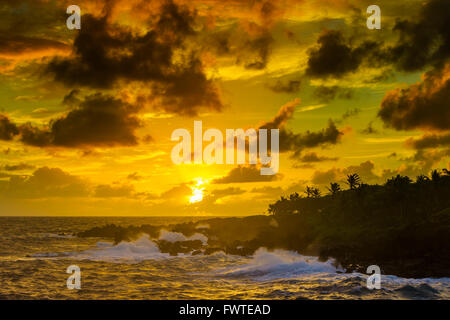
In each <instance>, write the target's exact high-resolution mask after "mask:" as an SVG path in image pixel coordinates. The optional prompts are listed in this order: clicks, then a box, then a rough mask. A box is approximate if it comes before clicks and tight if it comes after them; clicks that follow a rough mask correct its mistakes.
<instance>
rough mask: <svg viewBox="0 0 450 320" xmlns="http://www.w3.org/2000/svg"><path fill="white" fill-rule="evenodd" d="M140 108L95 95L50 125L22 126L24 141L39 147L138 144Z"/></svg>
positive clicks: (115, 99)
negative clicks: (137, 130)
mask: <svg viewBox="0 0 450 320" xmlns="http://www.w3.org/2000/svg"><path fill="white" fill-rule="evenodd" d="M138 110H139V108H138V107H136V106H132V105H130V104H128V103H126V102H123V101H122V100H120V99H117V98H114V97H112V96H109V95H103V94H100V93H96V94H92V95H89V96H87V97H85V98H84V100H83V101H82V102H81V103H80V104H79V106H78V107H76V108H74V109H72V110H71V111H69V112H68V113H67V114H66V115H64V116H62V117H60V118H57V119H54V120H52V121H50V123H49V124H48V127H47V128H37V127H34V126H32V125H31V124H25V125H22V126H21V127H20V132H21V141H22V142H23V143H25V144H28V145H32V146H38V147H47V146H59V147H84V146H115V145H135V144H137V137H136V136H135V133H134V131H135V130H136V129H137V128H138V127H139V126H140V122H139V119H138V118H137V117H136V113H137V112H138Z"/></svg>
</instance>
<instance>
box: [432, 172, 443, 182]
mask: <svg viewBox="0 0 450 320" xmlns="http://www.w3.org/2000/svg"><path fill="white" fill-rule="evenodd" d="M440 179H441V173H440V172H439V171H437V170H436V169H434V170H433V171H431V181H433V182H438V181H439V180H440Z"/></svg>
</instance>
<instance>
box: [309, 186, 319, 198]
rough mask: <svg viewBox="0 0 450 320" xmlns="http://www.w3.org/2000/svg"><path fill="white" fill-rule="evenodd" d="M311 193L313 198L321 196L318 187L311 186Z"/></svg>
mask: <svg viewBox="0 0 450 320" xmlns="http://www.w3.org/2000/svg"><path fill="white" fill-rule="evenodd" d="M311 193H312V197H313V198H320V196H321V192H320V190H319V189H318V188H312V190H311Z"/></svg>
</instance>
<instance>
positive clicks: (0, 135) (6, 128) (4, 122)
mask: <svg viewBox="0 0 450 320" xmlns="http://www.w3.org/2000/svg"><path fill="white" fill-rule="evenodd" d="M18 134H19V128H18V127H17V125H15V124H14V123H12V122H11V121H10V120H9V118H8V117H7V116H5V115H2V114H0V140H6V141H9V140H12V139H13V138H14V136H16V135H18Z"/></svg>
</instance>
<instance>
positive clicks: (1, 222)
mask: <svg viewBox="0 0 450 320" xmlns="http://www.w3.org/2000/svg"><path fill="white" fill-rule="evenodd" d="M201 219H202V218H197V217H195V218H194V217H145V218H140V217H89V218H85V217H76V218H67V217H66V218H62V217H58V218H53V217H20V218H16V217H1V218H0V239H1V241H0V299H449V298H450V278H440V279H430V278H427V279H405V278H400V277H396V276H389V275H383V276H382V282H381V289H380V290H369V289H367V287H366V278H367V275H364V274H360V273H345V272H344V271H345V270H340V269H339V268H337V267H335V265H334V264H333V262H332V261H327V262H320V261H318V260H317V259H316V258H315V257H306V256H302V255H300V254H298V253H295V252H291V251H286V250H275V251H268V250H266V249H265V248H260V249H259V250H258V251H257V252H256V253H255V254H254V255H253V256H251V257H241V256H235V255H227V254H224V253H222V252H219V253H215V254H212V255H202V254H200V255H191V254H186V255H178V256H176V257H174V256H169V255H168V254H165V253H161V252H160V251H159V249H158V247H157V246H156V245H155V243H154V242H153V241H152V239H149V238H148V237H146V236H142V237H141V238H139V239H138V240H136V241H133V242H122V243H119V244H117V245H114V244H113V243H111V242H110V240H107V239H99V238H78V237H74V236H73V234H74V233H77V232H79V231H84V230H87V229H89V228H92V227H94V226H103V225H105V224H111V223H114V224H116V225H121V226H128V225H135V226H139V225H142V224H152V225H165V224H174V223H182V222H189V221H194V222H195V221H199V222H198V223H199V225H201V224H202V223H201V221H200V220H201ZM160 237H162V238H164V239H166V240H168V241H179V240H180V238H181V240H182V239H183V238H184V236H183V235H182V234H179V233H178V234H177V233H173V232H165V233H164V234H161V235H160ZM194 238H195V239H199V240H201V241H205V242H207V241H208V239H207V238H206V237H205V236H203V235H201V234H197V235H195V237H194ZM70 265H77V266H79V267H80V269H81V290H69V289H68V288H67V286H66V280H67V278H68V276H69V274H67V273H66V269H67V267H69V266H70Z"/></svg>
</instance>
